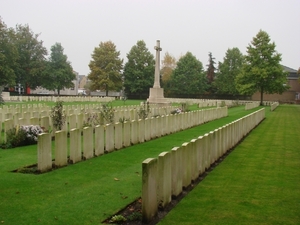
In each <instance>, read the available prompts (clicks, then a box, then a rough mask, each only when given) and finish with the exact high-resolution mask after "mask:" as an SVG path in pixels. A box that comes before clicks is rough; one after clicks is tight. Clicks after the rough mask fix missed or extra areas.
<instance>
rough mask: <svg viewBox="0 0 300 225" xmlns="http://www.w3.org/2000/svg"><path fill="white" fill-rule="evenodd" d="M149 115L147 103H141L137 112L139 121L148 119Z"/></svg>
mask: <svg viewBox="0 0 300 225" xmlns="http://www.w3.org/2000/svg"><path fill="white" fill-rule="evenodd" d="M149 113H150V105H149V102H143V103H141V106H140V108H139V109H138V111H137V114H138V117H139V119H142V120H144V119H146V118H147V117H148V115H149Z"/></svg>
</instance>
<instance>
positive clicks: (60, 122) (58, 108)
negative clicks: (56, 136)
mask: <svg viewBox="0 0 300 225" xmlns="http://www.w3.org/2000/svg"><path fill="white" fill-rule="evenodd" d="M50 117H51V118H52V124H53V127H54V128H55V129H56V130H61V129H62V127H63V126H64V124H65V122H66V116H65V115H64V112H63V101H57V102H56V103H55V106H54V107H52V109H51V112H50Z"/></svg>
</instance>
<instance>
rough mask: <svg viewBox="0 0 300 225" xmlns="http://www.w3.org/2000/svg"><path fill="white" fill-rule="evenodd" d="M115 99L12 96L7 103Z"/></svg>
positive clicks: (102, 99)
mask: <svg viewBox="0 0 300 225" xmlns="http://www.w3.org/2000/svg"><path fill="white" fill-rule="evenodd" d="M113 100H115V97H99V96H65V97H64V96H10V97H9V100H7V101H21V102H23V101H24V102H31V101H45V102H57V101H64V102H111V101H113Z"/></svg>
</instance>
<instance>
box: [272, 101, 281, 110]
mask: <svg viewBox="0 0 300 225" xmlns="http://www.w3.org/2000/svg"><path fill="white" fill-rule="evenodd" d="M278 106H279V102H273V103H272V104H271V105H270V110H271V111H274V110H275V109H276V108H277V107H278Z"/></svg>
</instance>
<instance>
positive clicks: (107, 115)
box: [100, 103, 114, 123]
mask: <svg viewBox="0 0 300 225" xmlns="http://www.w3.org/2000/svg"><path fill="white" fill-rule="evenodd" d="M100 116H101V118H103V120H104V121H103V122H105V123H113V122H114V109H113V106H112V104H111V103H104V104H102V108H101V110H100Z"/></svg>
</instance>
